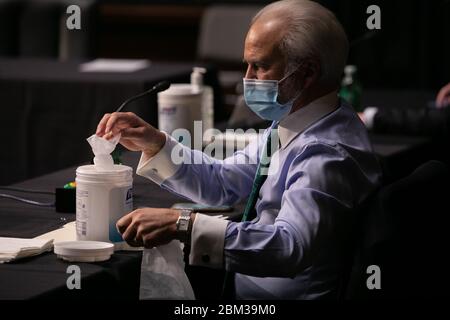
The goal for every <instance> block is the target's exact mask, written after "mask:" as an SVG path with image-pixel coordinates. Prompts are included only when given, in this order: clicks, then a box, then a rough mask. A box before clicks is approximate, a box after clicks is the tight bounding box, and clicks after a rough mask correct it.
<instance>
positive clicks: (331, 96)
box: [278, 91, 339, 148]
mask: <svg viewBox="0 0 450 320" xmlns="http://www.w3.org/2000/svg"><path fill="white" fill-rule="evenodd" d="M338 102H339V98H338V96H337V91H332V92H330V93H328V94H326V95H324V96H322V97H320V98H318V99H316V100H314V101H312V102H311V103H309V104H307V105H306V106H304V107H302V108H300V109H298V110H297V111H295V112H294V113H291V114H290V115H288V116H287V117H286V118H284V119H283V120H281V121H280V124H279V125H278V135H279V137H280V144H281V148H285V147H286V146H287V145H288V144H289V143H290V142H291V141H292V139H294V138H295V137H296V136H297V135H298V134H299V133H300V132H302V131H304V130H305V129H306V128H308V127H309V126H311V125H312V124H313V123H315V122H316V121H318V120H319V119H321V118H322V117H324V116H325V115H327V114H328V113H330V112H331V111H334V110H335V109H336V108H337V107H338Z"/></svg>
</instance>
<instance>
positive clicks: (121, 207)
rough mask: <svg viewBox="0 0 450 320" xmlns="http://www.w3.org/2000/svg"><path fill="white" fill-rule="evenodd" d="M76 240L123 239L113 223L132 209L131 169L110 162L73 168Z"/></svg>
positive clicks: (112, 240)
mask: <svg viewBox="0 0 450 320" xmlns="http://www.w3.org/2000/svg"><path fill="white" fill-rule="evenodd" d="M75 181H76V183H77V187H76V189H77V192H76V229H77V240H93V241H106V242H112V243H114V244H115V245H118V244H119V243H121V242H123V239H122V236H121V235H120V234H119V232H118V231H117V228H116V222H117V221H118V220H119V219H120V218H121V217H123V216H124V215H125V214H127V213H129V212H131V211H132V210H133V194H132V188H133V169H132V168H131V167H128V166H124V165H114V168H113V169H112V170H108V171H98V170H96V168H95V166H94V165H86V166H81V167H78V168H77V170H76V179H75Z"/></svg>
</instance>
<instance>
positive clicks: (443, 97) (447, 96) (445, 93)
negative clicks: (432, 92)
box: [436, 83, 450, 107]
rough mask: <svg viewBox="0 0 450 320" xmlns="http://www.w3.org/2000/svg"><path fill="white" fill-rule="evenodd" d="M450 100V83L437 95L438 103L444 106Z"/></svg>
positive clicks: (439, 105)
mask: <svg viewBox="0 0 450 320" xmlns="http://www.w3.org/2000/svg"><path fill="white" fill-rule="evenodd" d="M449 100H450V83H449V84H447V85H446V86H444V87H443V88H442V89H441V90H440V91H439V93H438V95H437V97H436V105H437V106H438V107H443V106H445V105H447V104H448V102H449Z"/></svg>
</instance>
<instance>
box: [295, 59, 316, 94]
mask: <svg viewBox="0 0 450 320" xmlns="http://www.w3.org/2000/svg"><path fill="white" fill-rule="evenodd" d="M321 71H322V70H321V67H320V61H319V59H316V58H306V59H305V60H303V66H302V67H301V68H299V69H298V71H297V72H298V74H297V77H296V78H297V79H298V81H300V83H299V85H300V87H301V88H302V90H304V89H307V88H309V87H311V86H312V85H314V84H315V83H317V81H318V80H319V78H320V75H321Z"/></svg>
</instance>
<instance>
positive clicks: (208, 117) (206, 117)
mask: <svg viewBox="0 0 450 320" xmlns="http://www.w3.org/2000/svg"><path fill="white" fill-rule="evenodd" d="M205 73H206V69H205V68H200V67H194V68H193V69H192V73H191V85H192V88H193V91H194V93H197V92H203V94H202V108H201V110H202V122H203V123H202V124H203V133H205V132H206V131H207V130H208V129H212V128H214V94H213V90H212V88H211V87H210V86H205V85H203V75H204V74H205Z"/></svg>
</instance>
